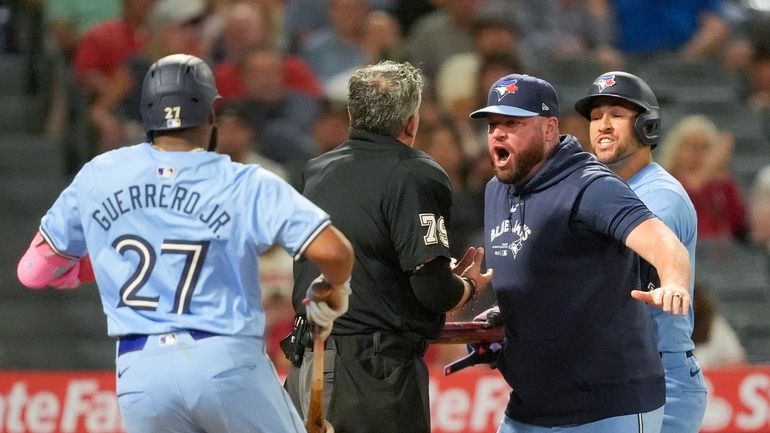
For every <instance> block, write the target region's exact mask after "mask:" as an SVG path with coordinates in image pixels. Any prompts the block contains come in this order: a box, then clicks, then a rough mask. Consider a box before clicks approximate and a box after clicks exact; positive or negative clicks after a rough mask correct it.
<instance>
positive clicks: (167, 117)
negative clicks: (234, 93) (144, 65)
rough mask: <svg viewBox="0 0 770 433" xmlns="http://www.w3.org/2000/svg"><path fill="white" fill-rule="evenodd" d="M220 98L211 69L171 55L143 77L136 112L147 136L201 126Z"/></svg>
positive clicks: (196, 60)
mask: <svg viewBox="0 0 770 433" xmlns="http://www.w3.org/2000/svg"><path fill="white" fill-rule="evenodd" d="M218 98H220V96H219V93H218V92H217V86H216V83H215V82H214V74H213V73H212V72H211V68H209V66H208V65H207V64H206V63H205V62H204V61H203V60H201V59H199V58H197V57H195V56H190V55H187V54H172V55H170V56H166V57H163V58H162V59H160V60H158V61H157V62H155V63H153V64H152V65H151V66H150V69H148V70H147V74H145V76H144V84H143V86H142V100H141V104H140V107H139V111H140V112H141V114H142V126H144V132H145V133H147V135H148V137H149V136H151V133H152V131H167V130H173V129H183V128H190V127H193V126H198V125H202V124H204V123H206V122H208V120H209V115H210V114H211V108H212V105H213V104H214V101H215V100H216V99H218Z"/></svg>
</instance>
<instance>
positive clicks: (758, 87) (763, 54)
mask: <svg viewBox="0 0 770 433" xmlns="http://www.w3.org/2000/svg"><path fill="white" fill-rule="evenodd" d="M768 21H769V23H770V20H768ZM763 36H764V37H763V38H762V39H758V40H757V41H755V42H754V46H753V53H752V59H751V62H750V65H749V79H750V83H749V86H750V87H749V95H748V104H749V106H751V108H752V109H754V110H755V111H757V112H760V113H764V114H765V119H766V121H770V31H766V33H765V34H764V35H763ZM766 126H768V125H766ZM766 131H767V133H768V136H770V128H766Z"/></svg>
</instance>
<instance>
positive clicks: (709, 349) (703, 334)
mask: <svg viewBox="0 0 770 433" xmlns="http://www.w3.org/2000/svg"><path fill="white" fill-rule="evenodd" d="M693 310H694V311H695V318H696V320H695V327H694V328H693V331H692V340H693V342H694V343H695V350H694V352H695V357H696V358H697V359H698V364H700V366H701V367H702V368H712V367H727V366H732V365H740V364H744V363H746V350H745V349H744V348H743V345H741V341H740V339H739V338H738V335H737V334H736V333H735V331H734V330H733V328H732V327H731V326H730V323H729V322H728V321H727V319H726V318H725V317H724V316H723V315H722V314H721V313H720V312H719V311H718V310H717V308H716V305H715V304H714V302H713V300H712V299H711V296H710V295H709V292H708V290H706V288H705V287H703V286H701V285H699V284H698V283H696V286H695V295H694V298H693Z"/></svg>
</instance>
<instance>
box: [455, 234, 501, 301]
mask: <svg viewBox="0 0 770 433" xmlns="http://www.w3.org/2000/svg"><path fill="white" fill-rule="evenodd" d="M482 260H484V248H481V247H479V248H476V247H470V248H468V250H467V251H465V255H463V258H462V259H461V260H460V261H459V262H457V263H456V264H455V265H454V266H452V273H454V274H455V275H459V276H461V277H464V278H469V279H471V280H473V283H474V284H475V286H476V291H477V292H476V295H477V296H478V294H479V293H481V292H482V291H483V290H484V289H485V288H486V287H487V285H489V282H490V281H492V274H493V271H492V269H487V271H486V272H484V273H481V262H482ZM469 300H470V299H469Z"/></svg>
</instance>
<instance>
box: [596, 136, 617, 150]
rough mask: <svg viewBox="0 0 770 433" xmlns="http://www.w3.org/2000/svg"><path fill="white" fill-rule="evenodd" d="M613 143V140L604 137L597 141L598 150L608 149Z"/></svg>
mask: <svg viewBox="0 0 770 433" xmlns="http://www.w3.org/2000/svg"><path fill="white" fill-rule="evenodd" d="M613 143H614V141H613V140H611V139H609V138H606V137H604V138H601V139H600V140H598V141H597V143H596V146H595V147H596V149H597V150H607V149H608V148H609V147H610V146H612V144H613Z"/></svg>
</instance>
